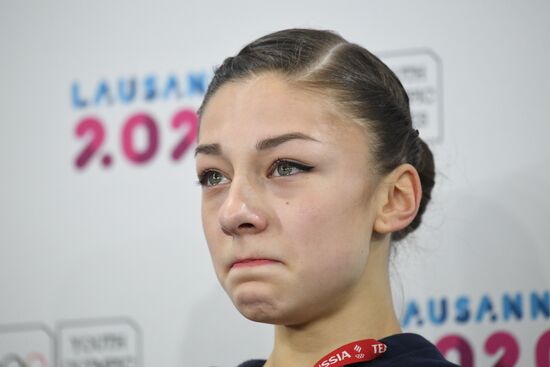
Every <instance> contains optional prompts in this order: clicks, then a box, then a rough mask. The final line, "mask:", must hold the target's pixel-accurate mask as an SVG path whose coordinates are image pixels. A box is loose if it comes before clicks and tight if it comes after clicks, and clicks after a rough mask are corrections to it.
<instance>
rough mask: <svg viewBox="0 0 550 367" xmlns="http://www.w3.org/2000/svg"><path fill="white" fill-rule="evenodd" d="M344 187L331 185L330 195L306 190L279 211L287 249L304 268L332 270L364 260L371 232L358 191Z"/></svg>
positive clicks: (322, 270)
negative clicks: (289, 245)
mask: <svg viewBox="0 0 550 367" xmlns="http://www.w3.org/2000/svg"><path fill="white" fill-rule="evenodd" d="M333 187H334V186H333ZM346 189H347V188H343V189H342V190H339V192H334V189H333V190H332V192H331V193H330V195H329V194H326V193H323V192H317V193H316V192H310V194H309V195H308V196H307V197H303V200H300V202H296V203H294V204H292V203H291V204H290V205H287V206H286V208H285V209H286V211H285V213H283V214H282V215H281V218H283V220H284V221H285V223H283V228H284V229H285V232H286V233H287V235H288V237H287V238H288V239H289V240H290V241H292V248H291V249H290V251H291V252H292V253H293V256H294V257H295V258H296V259H299V261H300V262H301V263H302V265H304V266H306V267H307V269H310V270H311V269H315V272H317V273H320V274H330V273H333V274H335V273H334V272H340V271H341V270H345V269H347V268H349V267H350V266H355V267H357V266H358V265H360V264H361V263H363V262H364V261H365V260H366V256H367V255H368V253H367V251H368V242H369V238H370V233H371V232H370V228H369V219H368V216H367V208H366V206H365V205H364V203H361V200H360V195H352V194H350V192H353V191H350V190H346ZM354 264H357V265H354ZM350 270H357V269H350Z"/></svg>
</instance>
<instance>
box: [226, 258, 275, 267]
mask: <svg viewBox="0 0 550 367" xmlns="http://www.w3.org/2000/svg"><path fill="white" fill-rule="evenodd" d="M278 263H279V261H277V260H273V259H242V260H237V261H235V262H234V263H233V264H231V269H237V268H252V267H257V266H266V265H272V264H278Z"/></svg>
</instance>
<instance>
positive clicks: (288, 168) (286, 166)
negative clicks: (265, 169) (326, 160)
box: [269, 159, 313, 177]
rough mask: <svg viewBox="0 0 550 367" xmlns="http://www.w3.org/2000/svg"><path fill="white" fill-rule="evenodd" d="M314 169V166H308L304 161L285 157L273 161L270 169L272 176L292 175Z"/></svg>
mask: <svg viewBox="0 0 550 367" xmlns="http://www.w3.org/2000/svg"><path fill="white" fill-rule="evenodd" d="M312 169H313V167H312V166H308V165H305V164H302V163H298V162H293V161H289V160H285V159H278V160H276V161H275V163H273V165H272V166H271V169H270V170H269V172H270V176H273V177H281V176H292V175H295V174H297V173H300V172H309V171H311V170H312Z"/></svg>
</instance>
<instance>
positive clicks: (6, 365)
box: [0, 352, 48, 367]
mask: <svg viewBox="0 0 550 367" xmlns="http://www.w3.org/2000/svg"><path fill="white" fill-rule="evenodd" d="M0 367H48V360H47V359H46V357H45V356H44V355H43V354H42V353H39V352H32V353H29V354H27V356H26V357H21V356H20V355H18V354H15V353H11V354H7V355H5V356H4V357H3V358H2V359H0Z"/></svg>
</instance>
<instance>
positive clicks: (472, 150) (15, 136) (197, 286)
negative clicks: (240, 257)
mask: <svg viewBox="0 0 550 367" xmlns="http://www.w3.org/2000/svg"><path fill="white" fill-rule="evenodd" d="M549 17H550V2H548V1H520V0H515V1H506V2H504V1H483V2H481V1H462V2H450V1H435V0H434V1H422V0H414V1H409V0H401V1H397V0H395V1H368V2H365V1H350V2H344V3H341V4H336V2H321V1H310V0H308V1H301V2H293V1H289V0H280V1H278V2H270V3H265V2H253V1H233V2H219V3H214V2H208V1H202V2H199V1H185V2H184V1H155V2H145V1H80V2H74V1H68V0H67V1H50V2H44V1H6V0H1V1H0V112H1V117H2V119H1V120H0V170H1V171H0V177H1V178H0V367H14V366H23V365H25V364H24V362H25V361H26V365H28V366H32V367H38V366H40V367H45V366H53V365H56V361H57V365H58V366H59V367H81V366H87V365H90V363H91V362H92V361H94V363H96V364H95V365H94V366H106V365H109V363H111V364H110V366H124V367H130V366H132V367H133V366H147V367H151V366H199V367H202V366H204V367H208V366H219V367H223V366H235V365H236V364H238V363H239V362H241V361H243V360H245V359H248V358H252V357H266V356H267V354H268V353H269V351H270V348H271V327H270V326H266V325H258V324H254V323H251V322H249V321H247V320H245V319H243V318H242V317H241V316H240V315H239V314H238V313H237V312H236V311H235V310H234V309H233V307H232V305H231V304H230V302H229V301H228V299H227V297H226V296H225V294H224V293H223V292H222V290H221V288H220V287H219V286H218V284H217V281H216V279H215V275H214V271H213V269H212V266H211V264H210V258H209V254H208V252H207V248H206V245H205V241H204V237H203V234H202V229H201V224H200V217H199V208H200V190H199V187H198V186H197V185H196V184H195V181H196V178H195V174H194V161H193V157H192V154H190V151H191V150H192V148H193V146H192V145H191V146H188V147H186V146H185V145H184V144H183V145H182V143H185V138H186V137H192V135H193V131H192V130H190V127H192V126H193V114H192V111H193V110H194V109H195V108H196V107H197V106H198V105H199V103H200V100H201V98H202V93H203V90H202V89H203V88H204V86H205V83H206V82H207V81H208V80H209V78H210V77H211V75H212V67H213V66H214V65H216V64H218V63H220V62H221V61H222V59H223V58H225V57H226V56H228V55H232V54H234V53H236V52H237V51H238V49H239V48H240V47H242V46H243V45H244V44H246V43H248V42H249V41H251V40H253V39H255V38H257V37H259V36H261V35H264V34H266V33H268V32H271V31H274V30H279V29H283V28H288V27H315V28H325V29H334V30H336V31H338V32H339V33H341V34H342V35H343V36H344V37H345V38H347V39H349V40H350V41H353V42H356V43H359V44H361V45H363V46H365V47H367V48H368V49H370V50H371V51H373V52H374V53H378V54H380V55H381V56H383V58H384V60H386V61H387V62H388V64H389V65H390V66H391V67H393V68H394V69H395V70H396V72H397V73H398V74H399V75H400V77H402V79H403V81H404V83H405V85H406V87H407V89H408V90H409V91H410V92H411V96H412V99H413V102H414V105H413V108H414V111H415V119H416V120H415V121H416V123H417V125H418V127H419V128H420V131H421V136H423V137H425V138H427V139H428V140H429V141H430V142H431V145H432V149H433V151H434V153H435V156H436V164H437V173H438V176H437V184H436V188H435V192H434V198H433V203H432V205H431V206H430V207H429V208H428V212H427V214H426V218H425V220H424V222H425V223H424V225H423V227H422V229H421V230H420V231H418V232H417V234H416V235H415V236H413V238H411V240H410V241H408V242H407V243H403V244H401V245H400V246H399V247H400V248H399V253H398V256H397V258H396V259H395V261H394V264H393V268H394V285H395V287H394V291H395V292H394V293H395V297H396V303H397V309H398V310H397V311H398V312H399V314H400V315H401V316H402V318H403V324H404V327H405V329H406V330H411V331H416V332H419V333H421V334H423V335H425V336H427V337H428V338H429V339H430V340H432V341H433V342H436V343H438V346H439V347H440V348H441V349H442V350H444V351H445V352H446V355H447V357H448V358H449V359H451V360H453V361H456V362H458V361H460V362H461V363H462V364H463V365H464V366H493V365H496V363H497V361H498V360H502V361H501V363H502V364H501V366H537V367H548V366H549V365H550V362H549V361H550V322H549V320H550V270H549V269H550V267H549V260H550V247H549V243H548V241H549V240H550V226H549V225H548V224H547V221H548V219H549V218H550V215H549V214H550V195H549V194H548V191H549V189H550V172H549V168H550V147H549V144H548V139H549V137H550V87H549V86H550V68H549V65H550V48H549V45H550V42H549V41H550V22H549V21H548V19H549ZM133 83H135V84H133ZM121 86H122V87H121ZM182 111H183V112H182ZM78 126H80V128H78ZM77 129H82V134H81V135H78V134H77V133H76V130H77ZM92 139H95V140H94V142H93V143H90V141H91V140H92ZM88 145H90V148H89V149H90V151H91V152H92V153H91V156H89V157H88V158H87V159H86V158H85V157H84V158H81V162H80V167H78V166H77V164H76V160H77V158H78V157H80V156H83V154H84V151H85V150H86V149H87V147H88ZM177 147H179V149H180V150H179V152H176V155H177V157H176V158H173V156H172V154H173V152H174V150H175V149H176V148H177ZM87 363H88V364H87Z"/></svg>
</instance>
